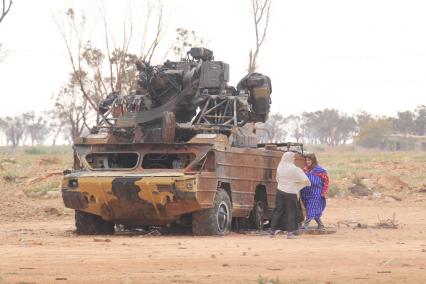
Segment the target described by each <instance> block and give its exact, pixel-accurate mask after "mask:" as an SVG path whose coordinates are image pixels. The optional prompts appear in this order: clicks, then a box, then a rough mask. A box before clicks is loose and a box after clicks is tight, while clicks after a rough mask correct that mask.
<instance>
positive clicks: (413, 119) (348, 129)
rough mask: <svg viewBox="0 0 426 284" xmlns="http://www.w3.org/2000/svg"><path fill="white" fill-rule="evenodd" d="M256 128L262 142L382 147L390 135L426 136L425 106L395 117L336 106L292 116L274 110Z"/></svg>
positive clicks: (403, 112)
mask: <svg viewBox="0 0 426 284" xmlns="http://www.w3.org/2000/svg"><path fill="white" fill-rule="evenodd" d="M256 127H257V133H258V135H259V136H260V138H261V141H262V142H276V141H287V140H288V141H296V142H303V143H309V144H323V145H329V146H337V145H343V144H348V143H355V144H357V145H360V146H363V147H368V148H381V147H382V146H383V143H384V142H385V141H386V139H387V138H388V137H389V136H391V135H401V136H403V137H404V136H405V137H409V136H425V135H426V106H425V105H420V106H418V107H417V108H416V109H415V110H412V111H410V110H407V111H400V112H398V113H397V115H396V117H390V116H375V115H373V114H370V113H367V112H365V111H360V112H358V113H356V114H354V115H351V116H349V115H347V114H344V113H342V112H340V111H338V110H336V109H324V110H318V111H313V112H303V113H302V114H299V115H289V116H285V115H283V114H280V113H275V114H272V115H270V116H269V119H268V120H267V121H266V122H265V123H258V124H257V125H256Z"/></svg>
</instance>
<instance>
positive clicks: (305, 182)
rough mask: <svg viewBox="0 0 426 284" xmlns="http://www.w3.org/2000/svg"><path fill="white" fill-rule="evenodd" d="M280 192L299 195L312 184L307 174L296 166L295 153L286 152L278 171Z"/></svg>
mask: <svg viewBox="0 0 426 284" xmlns="http://www.w3.org/2000/svg"><path fill="white" fill-rule="evenodd" d="M277 182H278V190H281V191H284V192H287V193H294V194H298V193H299V191H300V190H301V189H302V188H304V187H305V186H310V185H311V183H310V181H309V179H308V177H307V176H306V175H305V173H304V172H303V171H302V170H301V169H300V168H298V167H296V165H295V164H294V153H293V152H285V153H284V155H283V156H282V158H281V161H280V164H279V165H278V169H277Z"/></svg>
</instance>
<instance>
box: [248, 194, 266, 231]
mask: <svg viewBox="0 0 426 284" xmlns="http://www.w3.org/2000/svg"><path fill="white" fill-rule="evenodd" d="M264 208H265V205H264V202H262V201H255V202H254V205H253V209H252V210H251V212H250V226H251V228H253V229H256V230H259V231H262V230H263V222H264V211H265V209H264Z"/></svg>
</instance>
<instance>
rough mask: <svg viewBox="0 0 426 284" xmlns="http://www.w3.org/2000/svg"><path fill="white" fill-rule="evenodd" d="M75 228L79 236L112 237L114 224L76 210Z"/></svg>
mask: <svg viewBox="0 0 426 284" xmlns="http://www.w3.org/2000/svg"><path fill="white" fill-rule="evenodd" d="M75 227H76V229H77V230H76V232H77V234H78V235H112V234H114V223H113V222H111V221H106V220H104V219H102V218H101V217H100V216H98V215H94V214H90V213H87V212H83V211H79V210H75Z"/></svg>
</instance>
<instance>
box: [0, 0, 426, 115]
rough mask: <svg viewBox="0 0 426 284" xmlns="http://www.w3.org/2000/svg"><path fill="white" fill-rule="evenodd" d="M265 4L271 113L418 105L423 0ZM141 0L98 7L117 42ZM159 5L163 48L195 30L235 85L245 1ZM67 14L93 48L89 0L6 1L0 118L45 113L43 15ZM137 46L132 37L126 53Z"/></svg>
mask: <svg viewBox="0 0 426 284" xmlns="http://www.w3.org/2000/svg"><path fill="white" fill-rule="evenodd" d="M272 1H273V4H272V6H273V7H272V14H271V23H270V29H269V31H268V36H267V39H266V43H265V46H264V47H263V48H262V51H261V54H260V57H259V63H260V66H259V71H260V72H262V73H264V74H267V75H269V76H270V77H271V79H272V86H273V94H272V100H273V105H272V110H273V111H274V112H276V111H280V112H282V113H284V114H290V113H300V112H303V111H313V110H318V109H323V108H337V109H340V110H342V111H344V112H347V113H354V112H355V111H357V110H360V109H362V110H366V111H368V112H372V113H375V114H383V115H395V114H396V112H397V111H398V110H407V109H411V110H413V109H414V108H415V107H416V106H417V105H420V104H426V16H425V12H426V1H409V0H401V1H391V0H365V1H363V0H357V1H354V0H352V1H345V0H336V1H320V0H312V1H308V0H305V1H296V0H293V1H283V0H280V1H278V0H272ZM142 2H143V1H113V0H111V1H104V6H105V8H106V10H107V16H108V18H109V19H110V21H111V25H112V26H114V27H117V29H116V30H114V31H113V32H114V33H116V35H115V36H116V37H117V38H119V37H120V34H119V33H120V31H121V27H122V22H123V18H124V14H125V13H126V11H127V12H128V11H129V7H130V10H131V12H130V14H131V16H132V19H133V21H134V23H135V24H136V25H137V26H138V27H141V26H142V24H141V23H142V22H143V15H144V10H143V8H144V7H145V6H144V5H143V3H142ZM163 2H164V7H165V9H166V15H167V22H168V24H167V36H166V38H165V40H164V46H166V45H168V44H169V43H170V41H171V39H172V38H174V37H175V29H176V28H177V27H183V28H187V29H192V30H195V31H196V32H197V33H198V34H199V35H200V36H202V37H204V38H206V39H208V40H209V47H210V48H211V49H213V51H214V53H215V58H216V59H217V60H222V61H225V62H228V63H229V64H230V65H231V83H232V84H236V83H237V82H238V81H239V80H240V78H242V77H243V76H244V75H245V70H246V68H247V62H248V52H249V48H250V44H251V43H253V41H254V35H253V27H252V23H251V15H250V6H249V0H238V1H237V0H232V1H231V0H226V1H225V0H215V1H212V0H210V1H209V0H187V1H183V0H181V1H176V0H175V1H172V0H165V1H163ZM68 7H73V8H74V9H75V10H76V11H79V10H81V9H84V10H85V13H86V15H87V16H88V18H89V22H90V36H91V37H92V39H93V41H94V42H95V43H96V42H97V37H99V34H100V33H101V32H102V30H101V27H102V24H101V23H100V21H99V18H98V17H97V11H98V7H99V1H88V0H86V1H83V0H81V1H77V0H76V1H60V0H45V1H31V0H15V1H14V5H13V6H12V9H11V11H10V13H9V15H8V16H7V17H6V18H5V19H4V21H3V22H2V23H1V24H0V43H1V44H2V45H3V47H5V48H7V49H8V50H9V55H8V57H7V58H6V60H5V61H3V62H2V63H0V86H1V88H0V92H1V93H0V96H1V99H2V101H1V103H0V116H4V115H11V114H14V113H16V112H23V111H28V110H36V111H39V110H47V109H49V108H51V106H52V101H51V97H52V95H53V94H54V93H56V92H58V90H59V89H60V87H61V85H62V84H64V83H65V82H66V81H67V78H68V73H69V72H70V65H69V63H68V61H67V60H68V59H67V57H66V49H65V45H64V43H63V41H62V38H61V36H60V34H59V32H58V28H57V25H56V24H55V22H54V20H53V15H58V14H60V13H61V11H62V12H63V11H65V10H66V8H68ZM99 46H101V47H102V45H101V44H99ZM139 46H140V44H139V41H138V37H137V36H135V42H134V43H133V48H134V49H133V50H132V51H133V52H135V53H137V52H138V51H139ZM163 54H164V53H162V54H159V56H158V58H157V59H161V58H162V57H163ZM158 63H160V62H158Z"/></svg>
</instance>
